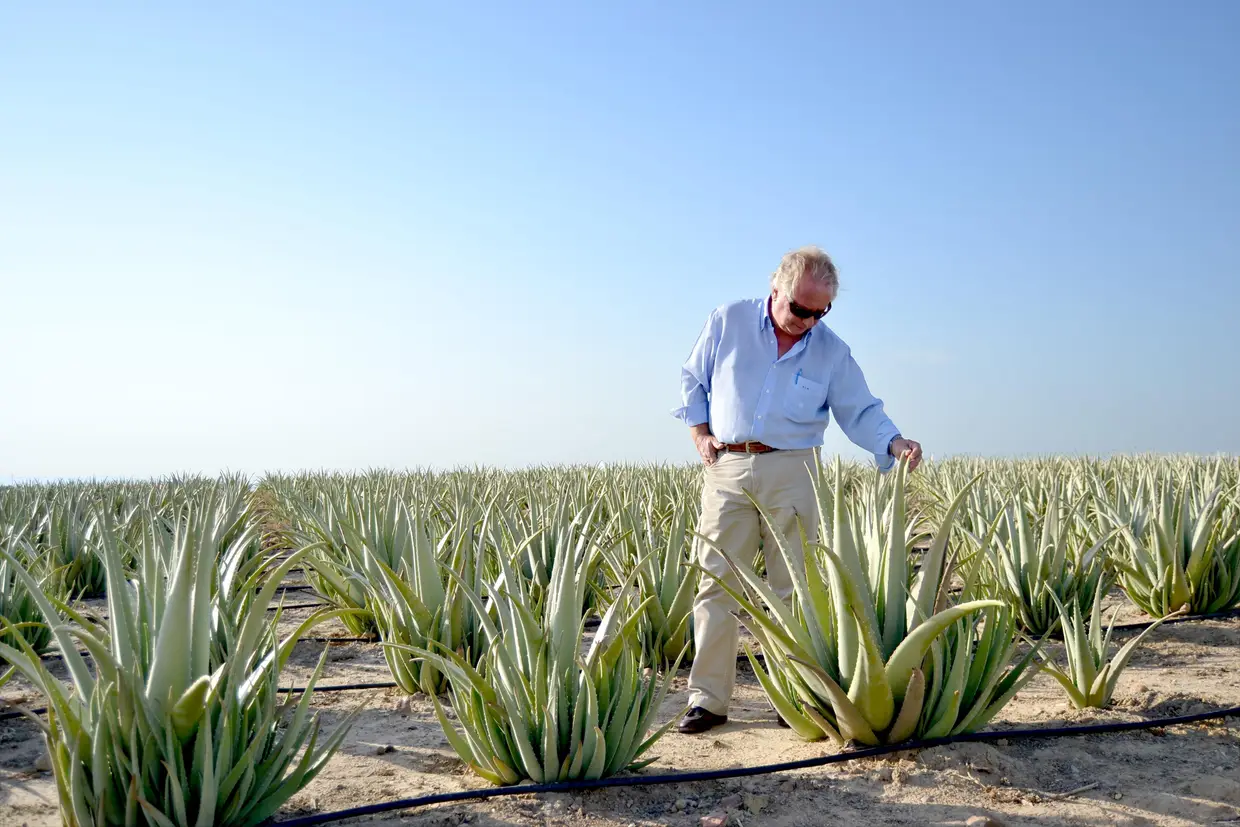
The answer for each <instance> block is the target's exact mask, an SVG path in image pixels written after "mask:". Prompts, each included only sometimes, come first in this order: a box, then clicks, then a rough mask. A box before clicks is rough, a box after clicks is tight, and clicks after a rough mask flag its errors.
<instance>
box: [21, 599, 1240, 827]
mask: <svg viewBox="0 0 1240 827" xmlns="http://www.w3.org/2000/svg"><path fill="white" fill-rule="evenodd" d="M301 614H302V616H304V611H302V612H301ZM1130 616H1131V617H1132V619H1138V618H1139V616H1138V615H1137V614H1136V613H1135V612H1131V613H1130ZM327 631H331V632H333V633H335V634H341V635H343V634H346V633H345V632H344V630H343V628H338V629H331V628H330V627H322V628H321V629H320V633H322V632H327ZM324 645H326V644H322V643H310V642H306V643H302V644H299V646H298V648H297V651H296V652H295V654H294V658H293V663H292V664H291V666H290V669H289V672H290V674H291V675H292V676H295V677H296V678H297V679H299V680H300V679H301V678H303V677H304V676H305V675H307V674H308V673H309V671H310V669H311V668H312V666H313V664H314V663H315V662H316V660H317V658H318V656H319V654H320V653H321V651H322V647H323V646H324ZM330 645H331V647H332V649H331V654H330V660H329V663H328V666H327V670H326V673H325V675H324V677H323V679H322V683H323V684H324V685H328V684H345V683H353V682H360V681H384V680H389V679H390V678H389V676H388V674H387V670H386V666H385V665H384V662H383V658H382V655H381V654H380V652H379V650H378V648H377V647H376V646H374V645H369V644H362V643H344V644H335V643H333V644H330ZM1052 651H1058V647H1052ZM1061 657H1062V656H1061ZM738 670H739V672H738V680H737V696H736V700H735V705H734V707H733V709H732V712H731V719H730V721H729V723H728V724H727V725H725V726H724V727H721V728H719V729H716V730H713V731H712V732H710V733H707V734H705V735H697V736H686V735H680V734H678V733H676V732H675V731H674V730H673V731H672V732H670V733H669V734H668V735H667V736H665V737H664V738H663V740H661V741H660V742H659V743H658V744H657V745H656V747H655V749H654V752H655V753H656V754H657V755H658V756H659V760H658V761H656V762H655V763H654V764H652V765H651V766H650V767H648V768H646V769H645V770H643V771H642V774H648V775H653V774H656V773H666V772H671V771H688V770H701V769H711V768H722V767H738V766H744V765H753V764H761V763H773V762H780V761H791V760H797V759H802V758H810V757H814V756H818V755H822V754H824V753H826V752H830V751H833V747H832V746H830V744H828V743H826V742H821V743H817V744H808V743H805V742H802V741H800V740H799V739H798V738H797V737H796V736H795V735H793V734H792V733H791V732H790V731H788V730H786V729H781V728H778V727H777V726H776V725H775V721H774V716H773V715H772V713H771V711H770V708H769V706H768V705H767V703H766V701H765V699H764V697H763V695H762V691H761V689H760V687H759V686H758V685H757V682H756V680H755V679H754V676H753V674H752V672H750V671H749V669H748V666H746V665H744V664H741V665H739V666H738ZM687 675H688V670H687V669H682V671H681V673H680V675H679V676H678V677H677V678H676V682H675V691H674V692H673V693H672V695H671V696H670V697H669V699H668V701H667V702H666V704H665V706H664V708H663V710H662V720H667V719H668V718H670V717H672V716H674V715H676V714H677V713H678V712H679V710H680V709H681V708H682V707H683V705H684V703H685V699H686V696H687V693H686V691H685V680H686V678H687ZM0 698H3V699H4V700H7V701H9V702H26V703H28V704H30V705H31V706H36V705H41V700H40V699H39V698H38V696H36V695H34V694H33V693H32V692H31V690H30V687H29V686H27V685H24V684H20V683H17V682H14V683H10V684H9V685H8V686H6V687H5V688H4V690H2V691H0ZM1236 704H1240V620H1227V621H1204V622H1197V623H1188V624H1180V625H1175V626H1166V627H1163V628H1162V629H1160V630H1159V631H1157V632H1155V634H1154V639H1153V640H1152V641H1151V642H1150V643H1148V644H1147V645H1146V646H1145V647H1143V648H1142V649H1141V650H1140V651H1139V652H1138V654H1137V656H1136V657H1135V659H1134V661H1133V664H1132V666H1131V667H1130V668H1129V670H1128V671H1127V672H1125V673H1124V676H1123V677H1122V679H1121V681H1120V685H1119V689H1118V690H1117V692H1116V701H1115V704H1114V706H1113V707H1112V708H1111V709H1108V710H1105V711H1092V712H1077V711H1075V710H1073V709H1072V708H1071V707H1070V706H1069V705H1068V703H1067V701H1066V699H1065V697H1064V694H1063V692H1062V690H1061V689H1060V687H1059V686H1058V684H1056V683H1055V682H1054V681H1053V680H1051V679H1050V678H1049V677H1047V676H1045V675H1040V676H1038V677H1037V678H1036V679H1035V680H1034V681H1033V682H1032V683H1031V684H1030V685H1029V686H1028V687H1027V688H1026V689H1025V690H1024V691H1023V692H1021V693H1020V695H1019V696H1018V697H1017V698H1016V699H1015V700H1014V701H1013V702H1012V703H1011V704H1010V705H1009V706H1008V707H1007V708H1006V709H1005V710H1004V712H1003V713H1001V715H1000V718H999V719H998V720H996V721H995V722H994V723H993V724H992V725H991V728H992V729H1015V728H1025V727H1034V726H1044V727H1050V726H1056V725H1064V724H1080V723H1100V722H1106V721H1130V720H1140V719H1142V718H1152V717H1163V716H1168V715H1179V714H1187V713H1192V712H1198V711H1205V710H1207V709H1211V708H1216V707H1222V706H1231V705H1236ZM358 706H360V707H361V708H362V712H361V714H360V716H359V718H358V719H357V722H356V723H355V725H354V727H353V729H352V731H351V734H350V736H349V738H348V740H347V741H346V742H345V745H344V748H343V749H342V750H341V751H340V752H339V753H338V754H337V755H336V756H335V757H334V758H333V759H332V761H331V762H330V764H329V765H328V766H327V768H326V769H325V770H324V772H323V773H322V774H321V775H320V776H319V777H318V778H316V779H315V780H314V781H313V782H312V783H311V784H310V785H309V786H308V787H307V788H306V789H305V790H303V791H302V792H300V793H299V794H298V795H296V796H295V797H294V798H293V799H292V801H291V802H290V803H289V804H288V805H287V806H286V807H285V808H284V810H283V811H282V812H281V813H280V814H279V817H281V818H289V817H292V816H295V815H303V814H311V813H316V812H323V811H332V810H338V809H342V808H345V807H351V806H357V805H361V804H369V803H376V802H382V801H385V800H390V799H395V798H405V797H412V796H419V795H426V794H430V793H434V792H441V791H449V790H461V789H475V788H482V787H486V786H487V785H486V783H485V782H483V781H482V780H481V779H479V778H477V777H475V776H473V775H472V774H471V773H470V772H468V771H467V770H465V769H464V767H463V766H462V764H461V763H460V761H458V760H457V758H456V756H455V755H454V754H453V752H452V751H451V749H450V748H449V746H448V744H447V741H446V740H445V738H444V737H443V733H442V732H441V731H440V729H439V726H438V724H437V723H436V721H435V719H434V715H433V709H432V707H431V705H430V703H429V702H428V701H427V700H426V699H425V698H423V697H420V696H415V697H412V698H406V697H404V696H403V695H401V694H400V693H399V692H398V691H397V690H394V689H393V690H369V691H351V692H339V693H322V694H318V695H316V697H315V707H316V708H317V709H319V710H321V711H322V713H323V717H324V724H325V726H326V727H327V728H329V729H330V728H331V727H332V726H333V725H334V723H335V722H336V721H338V720H339V719H340V718H341V716H342V715H343V714H345V713H346V712H347V711H348V710H350V709H353V708H355V707H358ZM43 749H44V747H43V743H42V737H41V736H40V734H39V732H38V730H37V728H36V727H35V726H34V725H33V724H32V723H30V722H28V721H24V720H10V721H0V825H30V827H36V825H37V826H38V827H44V825H48V826H49V827H50V825H56V824H59V816H58V814H57V810H56V803H55V802H56V793H55V787H54V784H53V781H52V777H51V774H50V773H49V772H44V771H40V770H39V769H38V765H40V764H41V762H40V757H41V755H42V753H43ZM1083 788H1085V789H1083ZM1074 791H1077V792H1074ZM716 812H726V813H729V814H730V818H731V820H730V821H729V822H728V823H729V824H734V825H736V824H739V825H746V827H757V825H768V826H769V827H799V825H818V824H843V825H854V824H856V825H953V824H955V825H960V824H964V823H965V821H966V820H967V819H969V818H970V817H973V816H989V817H991V818H993V819H996V820H997V822H998V823H1002V824H1007V825H1032V824H1039V825H1042V824H1054V825H1078V824H1117V825H1168V827H1171V826H1172V825H1174V827H1180V825H1192V824H1220V823H1240V738H1237V736H1236V733H1235V732H1233V725H1232V724H1231V723H1230V722H1222V723H1219V722H1210V723H1206V724H1198V725H1191V726H1179V727H1172V728H1169V729H1166V730H1162V731H1159V730H1155V731H1151V732H1139V733H1131V734H1120V735H1107V736H1088V737H1082V738H1063V739H1042V738H1039V739H1031V740H1013V741H1010V742H999V743H997V744H994V745H991V744H958V745H953V746H948V747H940V748H936V749H928V750H921V751H917V752H904V753H899V754H897V755H893V756H891V757H888V758H885V759H871V760H855V761H850V762H845V763H841V764H836V765H833V766H830V767H825V768H817V769H811V770H802V771H797V772H791V773H783V774H778V775H768V776H759V777H754V778H748V779H744V780H741V779H734V780H729V781H718V782H702V783H680V784H670V785H666V786H655V787H641V788H618V789H611V790H601V791H591V792H585V793H582V794H578V795H550V796H548V795H528V794H526V795H519V796H513V797H508V798H499V799H492V800H489V801H478V802H471V803H463V804H452V805H437V806H431V807H426V808H423V809H420V810H406V811H403V812H398V813H392V814H388V815H385V816H377V817H373V818H372V819H370V821H369V823H373V824H385V825H386V824H412V825H455V824H462V823H469V824H475V825H487V826H488V827H499V826H500V825H505V826H509V825H511V826H513V827H515V826H517V825H519V826H520V827H527V825H540V827H541V825H560V824H584V825H590V827H604V825H607V826H608V827H611V826H612V825H615V826H616V827H626V825H642V827H647V826H648V825H676V826H677V827H697V825H699V824H701V823H702V818H703V816H706V815H708V814H711V813H716Z"/></svg>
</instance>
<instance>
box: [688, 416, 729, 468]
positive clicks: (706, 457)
mask: <svg viewBox="0 0 1240 827" xmlns="http://www.w3.org/2000/svg"><path fill="white" fill-rule="evenodd" d="M693 444H694V445H696V446H697V452H698V455H699V456H700V457H701V458H702V463H703V464H704V465H714V464H715V459H716V458H717V457H718V455H719V449H720V448H722V447H723V443H722V442H720V441H719V440H717V439H715V435H714V434H712V433H711V432H710V431H708V430H706V426H704V425H700V426H697V427H695V428H694V429H693Z"/></svg>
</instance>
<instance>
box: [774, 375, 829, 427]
mask: <svg viewBox="0 0 1240 827" xmlns="http://www.w3.org/2000/svg"><path fill="white" fill-rule="evenodd" d="M826 401H827V386H826V385H824V384H822V383H821V382H815V381H814V380H813V379H806V378H805V377H804V376H798V377H796V379H794V380H793V382H792V384H791V385H789V386H788V391H787V393H786V394H784V413H786V414H787V415H788V418H789V419H796V420H802V421H810V420H814V419H817V418H818V415H819V414H818V411H819V409H820V408H822V406H823V405H824V404H825V403H826Z"/></svg>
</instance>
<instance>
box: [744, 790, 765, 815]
mask: <svg viewBox="0 0 1240 827" xmlns="http://www.w3.org/2000/svg"><path fill="white" fill-rule="evenodd" d="M769 801H770V799H768V798H767V797H766V796H765V795H754V794H753V793H746V794H745V809H746V810H748V811H749V812H751V813H753V814H754V815H757V814H758V813H760V812H762V809H763V808H764V807H766V805H767V803H768V802H769Z"/></svg>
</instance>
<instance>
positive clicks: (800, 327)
mask: <svg viewBox="0 0 1240 827" xmlns="http://www.w3.org/2000/svg"><path fill="white" fill-rule="evenodd" d="M833 298H834V297H833V296H832V295H831V288H829V287H827V286H825V285H823V284H820V283H818V282H817V281H814V280H812V279H807V278H803V279H801V280H800V282H798V283H797V286H796V287H795V288H794V289H793V291H792V295H791V296H787V295H784V294H782V293H781V292H780V290H779V288H777V287H774V288H771V317H772V318H773V319H774V320H775V325H776V326H777V327H778V328H779V329H780V330H782V331H784V332H785V333H787V334H789V335H791V336H800V335H802V334H803V333H805V332H806V331H807V330H809V329H810V328H811V327H813V326H814V325H815V324H817V323H818V320H817V319H815V318H814V317H813V316H812V315H811V316H810V317H809V318H807V319H803V318H801V317H800V316H798V315H797V314H796V313H794V312H793V311H794V310H795V309H800V310H801V311H802V312H805V311H807V310H808V311H813V312H815V313H817V312H819V311H822V310H827V309H829V308H830V306H831V300H832V299H833Z"/></svg>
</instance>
